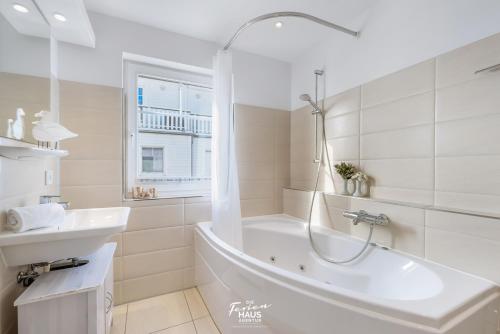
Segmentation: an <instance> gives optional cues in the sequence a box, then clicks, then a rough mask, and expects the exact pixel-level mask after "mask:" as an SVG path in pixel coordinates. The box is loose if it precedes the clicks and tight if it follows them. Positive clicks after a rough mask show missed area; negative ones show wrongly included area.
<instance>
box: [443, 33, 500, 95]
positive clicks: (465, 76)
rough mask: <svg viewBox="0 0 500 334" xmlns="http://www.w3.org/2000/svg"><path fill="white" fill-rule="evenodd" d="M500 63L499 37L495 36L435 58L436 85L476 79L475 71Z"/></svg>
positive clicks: (448, 84)
mask: <svg viewBox="0 0 500 334" xmlns="http://www.w3.org/2000/svg"><path fill="white" fill-rule="evenodd" d="M498 63H500V35H499V34H495V35H493V36H491V37H488V38H484V39H482V40H479V41H477V42H475V43H471V44H469V45H466V46H464V47H461V48H458V49H456V50H453V51H451V52H448V53H445V54H443V55H441V56H438V57H437V72H436V85H437V87H444V86H450V85H453V84H456V83H459V82H464V81H468V80H472V79H475V78H477V77H478V76H477V75H475V74H474V72H475V71H477V70H480V69H482V68H485V67H489V66H492V65H495V64H498Z"/></svg>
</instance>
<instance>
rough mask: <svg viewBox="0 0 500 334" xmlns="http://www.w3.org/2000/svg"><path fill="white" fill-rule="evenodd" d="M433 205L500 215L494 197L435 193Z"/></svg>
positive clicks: (495, 197) (499, 208) (496, 199)
mask: <svg viewBox="0 0 500 334" xmlns="http://www.w3.org/2000/svg"><path fill="white" fill-rule="evenodd" d="M435 205H436V206H440V207H445V208H458V209H460V210H469V211H473V212H478V213H481V212H483V213H493V214H499V213H500V207H499V206H498V196H496V195H484V194H473V193H458V192H445V191H436V192H435Z"/></svg>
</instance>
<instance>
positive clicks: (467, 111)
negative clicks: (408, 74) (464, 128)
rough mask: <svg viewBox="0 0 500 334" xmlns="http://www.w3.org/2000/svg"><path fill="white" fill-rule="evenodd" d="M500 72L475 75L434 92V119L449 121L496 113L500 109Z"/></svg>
mask: <svg viewBox="0 0 500 334" xmlns="http://www.w3.org/2000/svg"><path fill="white" fill-rule="evenodd" d="M499 90H500V73H498V72H495V73H489V74H488V75H485V76H478V77H475V78H474V80H471V81H467V82H464V83H461V84H458V85H454V86H451V87H446V88H442V89H438V90H437V92H436V120H437V121H438V122H443V121H451V120H456V119H463V118H469V117H478V116H484V115H491V114H498V113H499V110H500V97H499V96H498V91H499Z"/></svg>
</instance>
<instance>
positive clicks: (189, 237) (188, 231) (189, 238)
mask: <svg viewBox="0 0 500 334" xmlns="http://www.w3.org/2000/svg"><path fill="white" fill-rule="evenodd" d="M194 226H195V225H186V226H184V238H183V245H184V246H191V245H193V244H194Z"/></svg>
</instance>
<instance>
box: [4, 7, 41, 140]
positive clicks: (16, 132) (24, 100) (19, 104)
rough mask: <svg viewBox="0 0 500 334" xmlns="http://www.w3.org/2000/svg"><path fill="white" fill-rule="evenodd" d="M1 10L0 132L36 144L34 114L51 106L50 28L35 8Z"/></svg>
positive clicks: (5, 135)
mask: <svg viewBox="0 0 500 334" xmlns="http://www.w3.org/2000/svg"><path fill="white" fill-rule="evenodd" d="M9 10H11V8H9ZM11 11H12V10H11ZM2 14H3V15H0V136H2V137H9V138H13V139H17V140H22V141H24V142H29V143H35V144H36V140H35V139H34V138H33V135H32V129H33V126H34V125H33V122H34V121H36V120H37V118H36V117H35V114H36V113H39V112H40V111H41V110H47V111H48V110H50V103H51V101H50V86H51V85H50V77H51V70H50V38H49V36H50V34H49V31H50V29H49V26H48V25H47V24H46V23H45V21H44V20H43V18H42V17H41V15H40V14H39V13H38V12H36V13H34V12H32V11H29V12H27V13H16V12H14V11H12V13H10V12H7V13H6V12H5V11H3V12H2ZM15 15H18V16H19V17H16V16H15ZM21 15H26V16H21ZM11 22H12V23H14V25H15V26H14V25H13V24H11ZM34 35H37V36H34ZM23 124H24V127H23Z"/></svg>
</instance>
